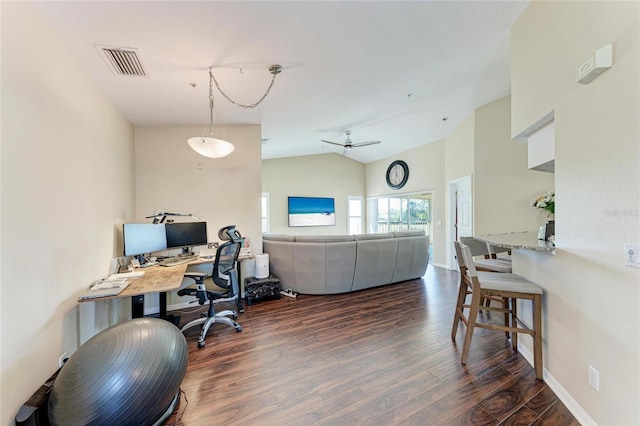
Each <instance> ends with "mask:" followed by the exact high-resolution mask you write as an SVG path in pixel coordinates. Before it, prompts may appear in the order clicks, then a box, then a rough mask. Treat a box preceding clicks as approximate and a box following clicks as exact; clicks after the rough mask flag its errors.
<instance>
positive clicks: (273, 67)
mask: <svg viewBox="0 0 640 426" xmlns="http://www.w3.org/2000/svg"><path fill="white" fill-rule="evenodd" d="M281 71H282V66H280V65H271V66H270V67H269V72H270V73H271V74H272V77H271V83H269V87H267V90H266V91H265V92H264V95H262V97H261V98H260V99H258V101H257V102H254V103H252V104H249V105H245V104H241V103H239V102H236V101H234V100H233V99H231V98H230V97H229V96H228V95H227V94H226V93H225V92H224V91H223V90H222V89H221V88H220V85H219V84H218V81H217V80H216V78H215V77H214V76H213V71H212V68H209V76H210V77H211V78H210V80H213V82H214V83H215V85H216V87H217V88H218V91H219V92H220V93H221V94H222V96H224V97H225V98H226V99H227V100H228V101H229V102H231V103H232V104H234V105H236V106H239V107H240V108H245V109H250V108H255V107H257V106H258V105H260V103H261V102H262V101H264V99H265V98H266V97H267V95H268V94H269V92H270V91H271V88H272V87H273V83H274V82H275V81H276V76H277V75H278V74H280V72H281ZM209 87H211V82H209ZM209 96H210V98H211V99H213V94H211V91H210V92H209ZM212 102H213V101H212Z"/></svg>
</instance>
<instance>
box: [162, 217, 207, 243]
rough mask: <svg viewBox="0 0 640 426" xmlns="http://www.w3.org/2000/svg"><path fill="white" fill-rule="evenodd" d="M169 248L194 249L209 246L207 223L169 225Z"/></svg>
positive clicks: (167, 225) (166, 227) (167, 227)
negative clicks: (194, 247)
mask: <svg viewBox="0 0 640 426" xmlns="http://www.w3.org/2000/svg"><path fill="white" fill-rule="evenodd" d="M165 229H166V231H167V248H179V247H193V246H202V245H205V244H207V242H208V240H207V222H178V223H167V224H166V225H165Z"/></svg>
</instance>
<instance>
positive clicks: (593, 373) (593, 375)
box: [589, 366, 600, 392]
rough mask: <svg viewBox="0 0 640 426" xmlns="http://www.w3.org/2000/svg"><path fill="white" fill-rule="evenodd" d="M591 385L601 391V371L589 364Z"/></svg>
mask: <svg viewBox="0 0 640 426" xmlns="http://www.w3.org/2000/svg"><path fill="white" fill-rule="evenodd" d="M589 385H591V387H592V388H594V389H595V390H596V392H600V373H598V370H596V369H595V368H593V367H592V366H589Z"/></svg>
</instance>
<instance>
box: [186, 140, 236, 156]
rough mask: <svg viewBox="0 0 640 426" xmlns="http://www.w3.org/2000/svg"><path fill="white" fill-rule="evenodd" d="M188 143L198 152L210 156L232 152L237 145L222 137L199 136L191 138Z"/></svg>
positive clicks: (225, 154)
mask: <svg viewBox="0 0 640 426" xmlns="http://www.w3.org/2000/svg"><path fill="white" fill-rule="evenodd" d="M187 143H188V144H189V146H190V147H191V149H193V150H194V151H195V152H197V153H198V154H200V155H202V156H204V157H209V158H222V157H226V156H227V155H229V154H231V153H232V152H233V151H234V150H235V149H236V147H235V146H233V144H231V143H230V142H227V141H225V140H222V139H216V138H208V137H203V136H198V137H195V138H189V139H188V140H187Z"/></svg>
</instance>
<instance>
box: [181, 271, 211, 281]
mask: <svg viewBox="0 0 640 426" xmlns="http://www.w3.org/2000/svg"><path fill="white" fill-rule="evenodd" d="M184 276H185V277H187V278H193V279H196V278H206V277H207V274H205V273H204V272H195V271H187V272H185V273H184Z"/></svg>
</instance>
